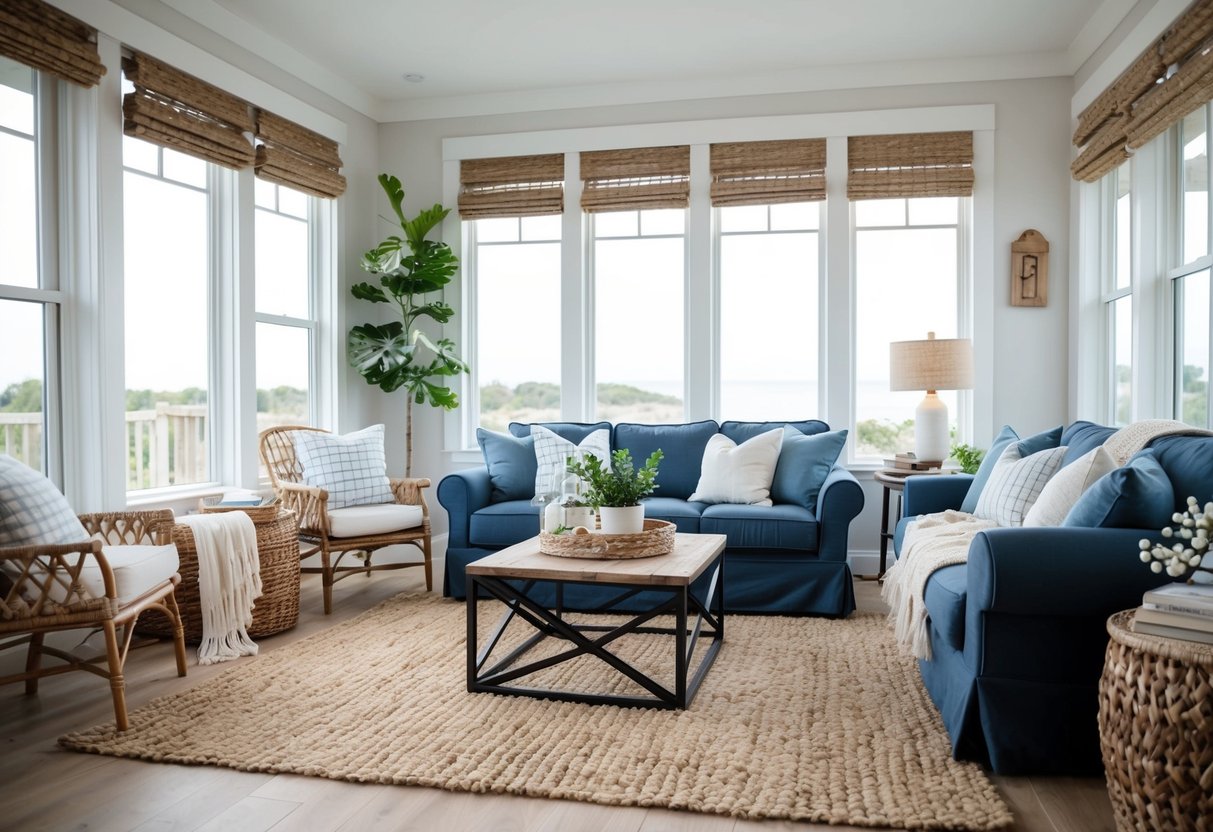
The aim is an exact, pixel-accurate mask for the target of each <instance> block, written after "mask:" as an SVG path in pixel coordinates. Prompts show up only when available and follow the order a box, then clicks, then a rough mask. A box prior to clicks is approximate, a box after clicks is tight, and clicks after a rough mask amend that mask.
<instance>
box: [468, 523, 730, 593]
mask: <svg viewBox="0 0 1213 832" xmlns="http://www.w3.org/2000/svg"><path fill="white" fill-rule="evenodd" d="M726 540H727V538H726V537H725V536H724V535H722V534H681V533H679V534H676V535H675V536H674V551H672V552H670V553H669V554H668V555H657V556H656V557H651V558H631V559H622V560H585V559H581V558H558V557H553V556H552V555H545V554H542V553H541V552H540V551H539V538H538V537H532V538H531V539H530V540H524V541H522V542H521V543H516V544H514V545H513V546H511V547H509V548H508V549H502V550H501V551H500V552H495V553H494V554H491V555H489V556H488V557H484V558H481V559H480V560H477V561H473V562H471V563H469V564H468V565H467V574H469V575H490V576H492V577H496V578H525V579H532V578H533V579H536V580H548V581H580V582H585V583H599V582H601V583H624V584H637V585H642V586H688V585H690V583H691V582H692V581H694V580H695V579H696V578H698V577H699V576H700V575H702V574H703V572H704V570H705V569H707V568H708V566H709V565H710V564H711V563H712V562H713V561H714V560H715V559H716V556H717V555H719V554H720V553H721V552H722V551H723V550H724V545H725V541H726Z"/></svg>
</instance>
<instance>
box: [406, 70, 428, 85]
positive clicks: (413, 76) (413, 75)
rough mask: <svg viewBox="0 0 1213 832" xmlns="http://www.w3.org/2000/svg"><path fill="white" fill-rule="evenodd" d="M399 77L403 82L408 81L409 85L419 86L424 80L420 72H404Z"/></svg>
mask: <svg viewBox="0 0 1213 832" xmlns="http://www.w3.org/2000/svg"><path fill="white" fill-rule="evenodd" d="M401 77H403V78H404V80H406V81H408V82H409V83H410V84H420V83H421V82H422V81H424V80H425V76H424V75H422V74H421V73H420V72H406V73H404V75H403V76H401Z"/></svg>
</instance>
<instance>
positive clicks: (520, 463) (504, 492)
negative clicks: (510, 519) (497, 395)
mask: <svg viewBox="0 0 1213 832" xmlns="http://www.w3.org/2000/svg"><path fill="white" fill-rule="evenodd" d="M476 442H477V443H478V444H479V445H480V452H481V453H482V454H484V465H485V467H486V468H488V469H489V480H490V481H491V482H492V484H493V493H492V496H491V497H490V498H489V499H490V500H491V501H492V502H494V503H501V502H505V501H506V500H529V499H531V498H532V497H534V496H535V474H536V470H537V465H536V462H535V440H534V439H532V438H531V437H530V436H527V437H525V438H519V437H516V436H510V435H509V434H508V433H494V432H493V431H491V430H485V429H484V428H476Z"/></svg>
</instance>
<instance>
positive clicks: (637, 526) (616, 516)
mask: <svg viewBox="0 0 1213 832" xmlns="http://www.w3.org/2000/svg"><path fill="white" fill-rule="evenodd" d="M598 514H599V516H600V517H601V518H602V529H601V531H602V533H603V534H638V533H640V532H642V531H644V506H643V505H639V506H622V507H614V508H612V507H610V506H603V507H602V508H600V509H598Z"/></svg>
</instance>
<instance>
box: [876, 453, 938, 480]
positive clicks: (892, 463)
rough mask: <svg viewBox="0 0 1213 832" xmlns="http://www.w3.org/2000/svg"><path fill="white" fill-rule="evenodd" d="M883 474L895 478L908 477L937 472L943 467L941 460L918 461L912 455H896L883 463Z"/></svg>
mask: <svg viewBox="0 0 1213 832" xmlns="http://www.w3.org/2000/svg"><path fill="white" fill-rule="evenodd" d="M884 467H885V473H886V474H893V475H895V476H905V477H908V476H910V475H911V474H925V473H927V472H928V471H938V470H939V469H940V468H941V467H943V460H942V459H919V458H918V457H916V456H914V454H898V455H897V456H895V457H893V458H892V459H885V461H884Z"/></svg>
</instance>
